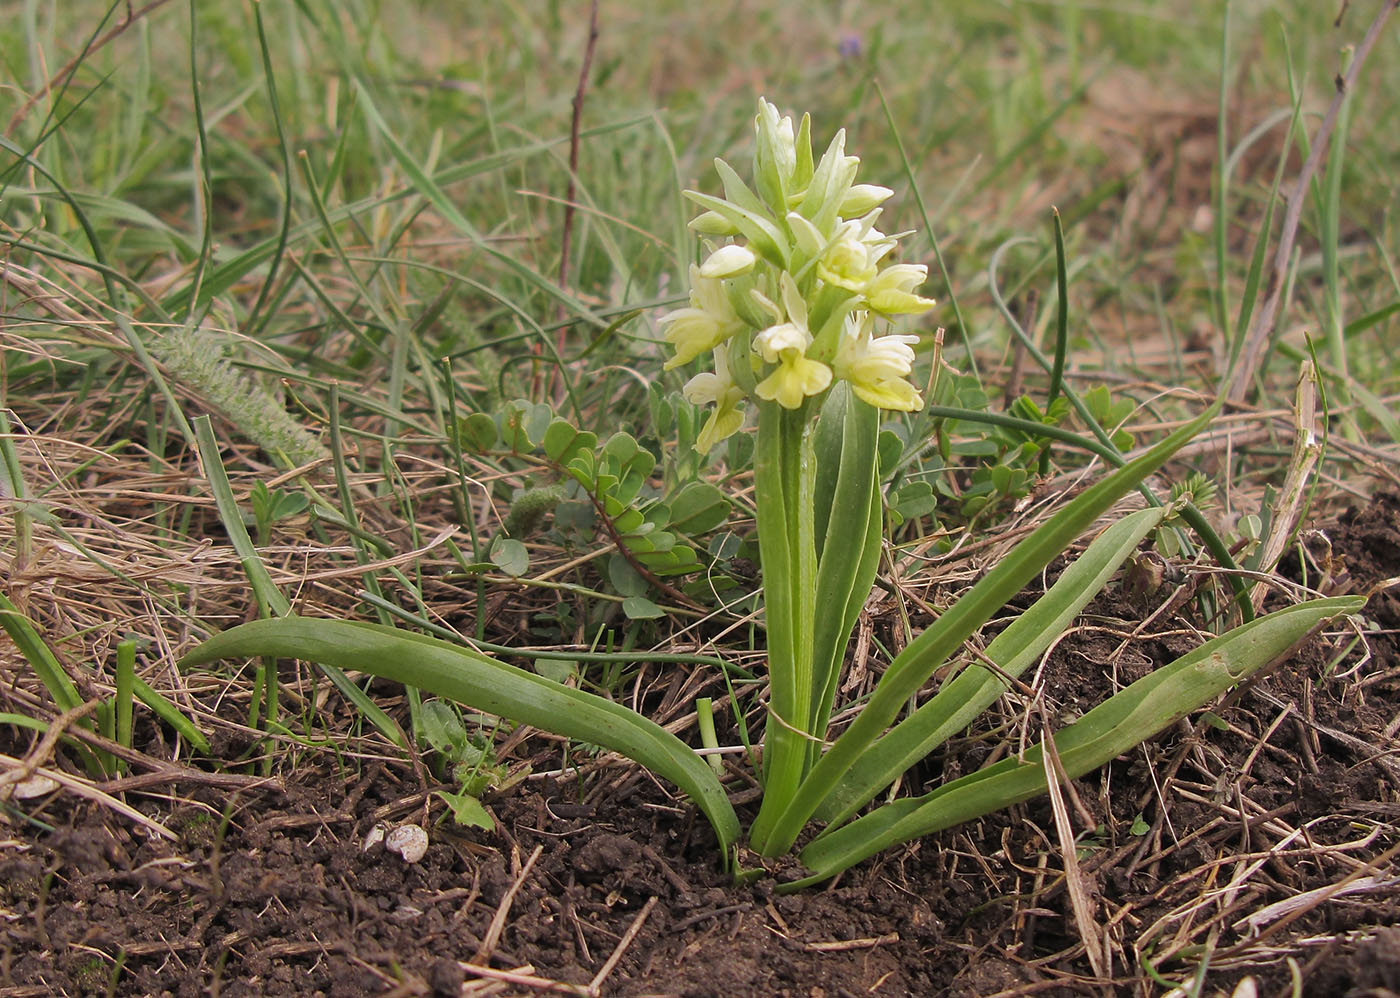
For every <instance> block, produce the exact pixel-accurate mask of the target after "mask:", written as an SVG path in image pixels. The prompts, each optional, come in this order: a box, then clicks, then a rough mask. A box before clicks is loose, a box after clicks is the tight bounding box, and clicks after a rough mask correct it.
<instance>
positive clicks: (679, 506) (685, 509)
mask: <svg viewBox="0 0 1400 998" xmlns="http://www.w3.org/2000/svg"><path fill="white" fill-rule="evenodd" d="M667 505H669V506H670V507H671V521H670V526H671V529H673V530H676V531H678V532H679V533H682V534H707V533H709V532H710V531H711V530H714V529H716V528H717V527H720V526H723V525H724V523H725V522H727V521H728V519H729V499H728V497H727V496H725V494H724V493H723V492H722V491H721V490H720V489H718V488H716V487H715V486H713V485H711V484H710V483H709V482H687V483H686V484H685V485H683V486H681V489H680V491H679V492H677V493H675V494H674V495H672V496H670V497H669V498H668V499H667Z"/></svg>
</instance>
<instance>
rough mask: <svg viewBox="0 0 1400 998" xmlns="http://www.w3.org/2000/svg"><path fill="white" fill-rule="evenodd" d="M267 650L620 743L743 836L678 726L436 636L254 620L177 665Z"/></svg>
mask: <svg viewBox="0 0 1400 998" xmlns="http://www.w3.org/2000/svg"><path fill="white" fill-rule="evenodd" d="M260 655H273V656H277V657H279V658H297V659H301V660H303V661H308V662H315V663H317V664H319V665H322V666H326V667H334V668H337V669H343V670H355V671H359V672H366V673H369V674H370V675H373V676H378V677H380V678H382V679H388V680H391V681H393V682H396V683H402V684H403V685H405V686H416V687H418V688H419V689H422V690H427V691H429V692H431V693H433V694H434V695H436V696H442V697H448V698H451V699H453V700H456V701H458V702H460V703H464V704H467V705H468V706H470V707H473V708H474V709H476V710H481V711H485V712H487V713H491V714H496V715H499V716H500V717H504V718H509V719H510V720H513V721H517V722H519V723H522V724H529V725H533V726H534V727H537V728H542V729H544V730H546V731H552V732H554V733H556V734H560V735H564V736H566V737H569V738H576V739H579V740H580V741H585V742H591V743H593V744H595V745H601V746H603V747H604V748H608V749H611V750H613V751H615V752H620V753H621V754H623V755H625V756H627V758H629V759H632V760H634V761H636V762H637V763H639V764H641V765H642V766H645V767H646V768H647V769H649V770H650V771H652V772H653V773H656V774H657V775H659V776H662V777H664V778H666V779H668V780H670V781H671V782H672V783H674V784H675V785H676V786H678V787H680V788H681V790H683V791H684V792H685V793H686V794H687V795H688V796H690V797H691V799H692V800H694V801H695V803H696V804H697V806H699V808H700V810H701V811H703V812H704V814H705V816H706V817H707V818H709V820H710V824H711V825H713V826H714V829H715V834H716V835H717V836H718V837H719V840H720V845H721V847H722V849H723V850H724V853H725V856H726V858H727V857H728V855H729V851H730V847H731V846H732V845H733V843H734V841H735V840H736V839H737V838H738V835H739V819H738V817H737V816H736V815H735V814H734V809H733V808H732V807H731V806H730V804H729V799H728V797H726V796H725V793H724V788H723V787H722V786H721V785H720V782H719V780H718V779H717V778H716V777H715V774H714V772H713V771H712V770H711V769H710V767H709V765H708V764H706V763H705V761H704V760H703V759H701V758H700V757H699V756H698V755H696V754H695V752H694V751H693V750H692V749H691V748H690V747H689V746H687V745H686V744H685V743H684V742H682V741H681V740H680V739H679V738H677V737H676V736H675V735H672V734H671V733H669V732H668V731H666V730H665V729H664V728H662V727H660V726H659V725H657V724H655V723H653V722H652V721H650V720H648V719H646V718H644V717H642V716H641V715H640V714H637V713H635V712H634V711H631V710H628V709H627V708H626V707H623V706H621V705H619V704H616V703H613V702H612V701H610V700H605V699H603V698H602V697H599V696H595V695H593V694H591V693H586V692H584V691H582V690H575V689H570V688H569V687H567V686H563V685H560V684H559V683H556V682H553V681H552V680H549V679H545V678H544V677H543V676H537V675H534V674H533V673H529V672H526V671H524V670H523V669H517V668H515V667H514V666H510V665H506V664H504V663H502V662H497V661H495V660H493V659H490V658H487V657H486V656H484V655H479V654H477V653H475V652H473V651H470V650H468V649H465V648H462V647H459V646H457V645H452V644H449V643H447V642H446V641H440V640H439V639H437V638H430V637H427V636H426V635H422V634H411V633H409V632H407V631H399V630H395V629H394V628H390V627H382V626H380V625H378V624H365V623H356V622H351V621H339V620H313V619H309V618H303V617H281V618H278V619H276V620H255V621H251V622H249V623H247V624H242V625H240V626H238V627H235V628H233V629H232V630H228V631H224V632H223V633H221V634H216V635H215V636H214V637H212V638H210V639H209V640H208V641H206V642H204V643H203V644H201V645H200V646H199V647H198V648H196V649H194V650H193V651H192V652H190V653H189V654H187V655H186V656H185V657H184V658H183V659H181V662H180V664H181V666H182V667H183V666H190V665H198V664H201V663H205V662H212V661H215V660H216V659H223V658H248V657H255V656H260Z"/></svg>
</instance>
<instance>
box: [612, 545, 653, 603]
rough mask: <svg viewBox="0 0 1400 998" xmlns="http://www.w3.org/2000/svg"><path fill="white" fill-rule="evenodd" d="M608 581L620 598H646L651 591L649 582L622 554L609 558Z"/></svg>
mask: <svg viewBox="0 0 1400 998" xmlns="http://www.w3.org/2000/svg"><path fill="white" fill-rule="evenodd" d="M608 581H609V582H611V583H612V587H613V588H614V589H616V590H617V593H618V595H619V596H645V595H646V594H647V593H648V592H649V591H650V590H651V586H650V585H649V584H648V583H647V580H646V579H644V578H642V577H641V576H640V575H638V574H637V570H636V569H635V568H633V567H632V564H631V563H630V562H629V561H628V560H627V559H626V558H624V557H623V556H622V555H620V554H614V555H612V556H610V557H609V558H608Z"/></svg>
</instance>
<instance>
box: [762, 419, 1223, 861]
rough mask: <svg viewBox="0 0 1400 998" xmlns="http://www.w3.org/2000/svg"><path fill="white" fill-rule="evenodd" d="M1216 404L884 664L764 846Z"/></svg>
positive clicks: (1078, 501)
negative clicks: (862, 703)
mask: <svg viewBox="0 0 1400 998" xmlns="http://www.w3.org/2000/svg"><path fill="white" fill-rule="evenodd" d="M1219 408H1220V403H1219V402H1217V403H1216V404H1215V405H1213V406H1212V407H1211V408H1209V409H1207V410H1206V411H1205V412H1203V413H1202V414H1201V415H1200V416H1198V417H1197V418H1196V419H1194V420H1192V421H1191V422H1190V423H1187V424H1186V425H1185V426H1182V427H1181V428H1180V429H1178V430H1177V431H1176V432H1175V433H1173V434H1171V435H1170V436H1168V437H1166V438H1165V439H1164V440H1162V441H1161V442H1160V443H1158V444H1157V445H1156V446H1155V447H1153V448H1151V449H1150V450H1149V451H1148V452H1147V453H1145V454H1143V455H1142V456H1141V457H1139V458H1138V459H1136V460H1134V461H1131V462H1129V463H1128V464H1126V465H1124V466H1123V467H1122V468H1120V469H1118V470H1117V471H1115V472H1114V473H1113V474H1111V475H1109V476H1107V477H1106V478H1104V479H1103V480H1102V481H1100V482H1098V483H1096V484H1094V485H1092V486H1090V487H1089V488H1088V489H1086V490H1085V491H1084V492H1083V493H1081V494H1080V495H1079V496H1078V497H1077V498H1075V499H1074V500H1073V501H1071V502H1070V503H1069V504H1068V505H1067V506H1065V508H1064V509H1062V510H1061V511H1060V512H1059V513H1057V514H1055V516H1054V517H1052V518H1051V519H1050V520H1049V521H1048V522H1047V523H1045V524H1044V525H1042V526H1041V527H1040V528H1039V529H1037V530H1036V531H1035V533H1033V534H1031V535H1030V536H1029V537H1028V538H1026V539H1025V540H1024V541H1022V542H1021V543H1020V544H1018V545H1017V546H1016V548H1015V549H1014V550H1013V551H1012V552H1011V554H1010V555H1008V556H1007V557H1006V559H1005V560H1003V561H1002V562H1001V563H1000V564H998V565H997V566H996V567H995V568H993V569H992V570H991V571H990V572H988V573H987V575H986V576H984V577H983V578H982V580H981V581H980V582H978V583H977V584H976V585H975V586H973V587H972V589H971V590H970V591H969V592H968V593H967V594H966V595H965V596H963V598H962V599H960V600H959V601H958V602H957V603H956V604H955V605H954V606H953V607H952V608H951V609H949V610H948V611H947V612H946V613H944V614H943V616H941V617H939V618H938V620H937V621H935V622H934V623H933V625H932V626H930V627H929V628H928V629H927V630H925V631H924V632H923V633H922V634H920V635H919V636H918V637H917V638H915V639H914V641H913V642H911V643H910V644H909V646H908V647H906V648H905V649H904V651H903V652H901V653H900V654H899V656H898V657H897V658H896V659H895V660H894V661H893V662H892V663H890V667H889V669H888V670H887V671H886V672H885V675H884V676H883V677H882V678H881V679H880V682H879V685H877V686H876V687H875V692H874V693H873V694H872V695H871V698H870V701H869V703H867V704H866V706H865V709H864V710H863V711H862V712H861V713H860V715H859V716H857V717H856V719H855V721H853V722H852V724H851V726H850V727H849V728H847V729H846V731H845V733H844V734H842V736H841V737H840V738H839V739H837V741H836V744H834V745H833V746H832V747H831V749H830V750H829V751H827V753H826V754H825V755H824V756H823V757H822V759H821V761H820V762H818V763H817V765H816V766H815V767H813V769H812V771H811V772H810V773H809V774H808V775H807V778H806V779H805V780H804V781H803V783H802V786H801V787H800V788H799V790H798V792H797V794H795V795H794V796H793V800H792V803H791V804H790V805H789V807H788V808H787V810H786V811H785V812H784V814H783V816H782V818H781V819H780V821H779V822H778V825H777V827H776V829H775V832H774V833H773V834H774V841H773V844H771V845H770V848H777V849H778V850H779V851H786V850H787V849H789V848H791V847H792V844H793V842H794V841H796V839H797V835H798V833H799V832H801V830H802V828H803V826H804V825H806V823H807V820H808V819H809V818H811V817H812V815H813V814H814V813H815V812H816V809H817V807H818V806H819V805H820V804H821V802H822V800H823V799H824V798H825V797H826V795H827V794H828V793H829V792H830V790H831V788H832V787H833V786H835V785H836V782H837V781H838V780H840V779H841V777H842V776H844V775H845V773H846V771H847V770H849V769H850V767H851V766H852V765H853V764H854V763H855V761H856V759H857V758H859V757H860V755H861V754H862V753H864V752H865V751H866V750H867V749H868V748H869V747H870V745H871V743H872V742H874V741H875V739H876V738H877V737H879V735H880V733H881V732H882V731H884V729H885V728H886V727H887V726H888V725H889V724H890V722H891V721H893V720H894V719H895V717H896V716H897V715H898V714H899V712H900V711H901V710H902V709H903V708H904V705H905V704H906V703H907V702H908V700H909V698H910V697H912V696H913V695H914V694H915V693H916V692H918V690H919V688H920V687H921V686H923V684H924V683H925V682H926V681H927V680H928V678H929V676H931V675H933V672H934V670H935V669H937V668H938V667H939V666H940V665H942V664H943V663H944V662H945V661H947V659H948V657H949V656H950V655H951V654H952V653H953V652H955V651H956V650H957V649H958V648H959V647H961V645H962V643H963V642H964V641H965V640H967V639H968V638H969V637H971V636H972V634H974V633H975V632H976V630H977V629H978V628H979V627H981V626H982V625H983V624H984V623H986V622H987V620H988V619H989V618H990V617H991V615H992V614H993V613H995V612H996V611H997V610H998V609H1000V608H1001V607H1002V606H1003V605H1004V604H1005V603H1006V601H1007V600H1009V599H1011V597H1012V596H1015V595H1016V594H1017V593H1018V592H1020V591H1021V588H1022V587H1023V586H1025V585H1026V583H1028V582H1030V580H1031V579H1033V578H1034V577H1035V576H1036V575H1037V574H1038V573H1039V572H1040V571H1041V569H1043V568H1044V567H1045V566H1046V565H1048V564H1049V563H1050V561H1051V560H1052V559H1053V558H1055V557H1056V556H1057V555H1059V554H1060V553H1061V552H1063V551H1064V550H1066V549H1067V548H1068V547H1069V546H1070V545H1071V544H1073V543H1074V541H1075V540H1076V539H1077V538H1078V537H1079V536H1080V534H1082V533H1083V532H1084V531H1085V530H1087V529H1088V528H1089V525H1090V524H1092V523H1093V522H1094V521H1095V520H1096V519H1098V517H1099V516H1101V515H1102V514H1103V513H1105V512H1106V511H1107V510H1108V508H1109V507H1110V506H1112V505H1113V503H1115V502H1116V501H1117V500H1118V499H1119V498H1121V497H1122V496H1123V495H1124V494H1125V493H1127V492H1128V491H1130V490H1132V489H1134V488H1136V487H1138V486H1139V485H1141V484H1142V481H1143V479H1145V478H1146V477H1147V476H1148V475H1150V474H1151V473H1152V472H1153V471H1155V470H1156V469H1157V468H1158V467H1160V466H1161V465H1162V464H1163V463H1164V462H1165V461H1166V460H1167V459H1168V458H1169V457H1171V455H1172V454H1174V453H1176V451H1177V449H1178V448H1180V447H1181V446H1183V445H1184V444H1185V443H1186V442H1187V441H1188V440H1190V439H1191V438H1192V437H1194V436H1195V435H1196V434H1197V433H1199V432H1200V431H1201V430H1202V429H1203V428H1204V427H1205V426H1206V424H1207V423H1209V422H1210V420H1212V419H1214V418H1215V415H1216V413H1217V412H1218V411H1219Z"/></svg>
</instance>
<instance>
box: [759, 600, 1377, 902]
mask: <svg viewBox="0 0 1400 998" xmlns="http://www.w3.org/2000/svg"><path fill="white" fill-rule="evenodd" d="M1365 604H1366V599H1365V597H1361V596H1337V597H1332V598H1329V599H1317V600H1310V601H1308V602H1306V603H1300V604H1298V605H1297V606H1291V607H1288V608H1287V609H1284V610H1279V611H1277V612H1275V613H1271V614H1269V615H1268V616H1265V617H1260V618H1258V619H1256V620H1252V621H1250V622H1249V623H1248V624H1242V625H1241V626H1239V627H1237V628H1235V629H1234V630H1232V631H1229V632H1227V633H1225V634H1222V635H1221V636H1220V637H1218V638H1215V639H1213V640H1211V641H1207V642H1206V643H1205V644H1203V645H1201V646H1200V647H1199V648H1197V649H1195V650H1194V651H1192V652H1188V653H1187V654H1185V655H1183V656H1181V657H1180V658H1178V659H1176V660H1175V661H1174V662H1171V663H1170V664H1168V665H1164V666H1162V667H1161V668H1159V669H1156V670H1155V671H1153V672H1151V673H1149V674H1148V675H1146V676H1144V677H1143V678H1142V679H1139V680H1138V681H1137V682H1135V683H1133V684H1132V685H1131V686H1129V687H1127V688H1126V689H1124V690H1122V691H1120V692H1119V693H1117V694H1116V695H1114V696H1112V697H1109V698H1108V699H1107V700H1105V701H1104V702H1103V703H1101V704H1099V705H1098V706H1097V707H1095V708H1094V709H1093V710H1091V711H1089V712H1088V713H1087V714H1085V715H1084V716H1083V717H1082V718H1080V719H1079V720H1078V721H1076V722H1075V723H1074V724H1071V725H1070V726H1069V727H1067V728H1064V729H1063V730H1061V731H1060V732H1059V733H1058V734H1056V735H1055V736H1054V739H1055V750H1056V752H1057V754H1058V755H1059V759H1060V765H1061V767H1062V768H1063V770H1064V775H1065V777H1066V778H1068V779H1077V778H1079V777H1081V776H1083V775H1085V774H1086V773H1090V772H1092V771H1093V770H1095V769H1098V768H1099V767H1100V766H1102V765H1104V764H1105V763H1107V762H1110V761H1111V760H1113V759H1116V758H1118V756H1120V755H1122V754H1124V753H1125V752H1127V751H1129V750H1130V749H1132V748H1133V747H1134V746H1136V745H1139V744H1141V743H1142V742H1143V741H1145V740H1146V739H1148V738H1151V737H1152V736H1153V735H1155V734H1156V733H1157V732H1159V731H1161V730H1163V729H1164V728H1166V727H1168V726H1169V725H1171V724H1173V723H1175V722H1176V721H1178V720H1180V719H1181V718H1183V717H1185V716H1186V715H1187V714H1189V713H1191V712H1192V711H1193V710H1197V709H1199V708H1200V707H1201V705H1202V704H1205V703H1208V702H1209V701H1211V700H1213V699H1214V698H1215V697H1217V696H1219V695H1220V694H1221V693H1223V692H1224V691H1225V690H1227V689H1229V688H1230V687H1231V686H1234V685H1235V684H1237V683H1239V682H1240V681H1242V680H1244V679H1247V678H1248V677H1249V676H1250V675H1252V674H1253V673H1255V672H1257V671H1259V670H1260V669H1262V668H1264V667H1265V666H1267V665H1269V664H1270V663H1272V662H1274V661H1277V660H1278V659H1279V658H1281V657H1282V656H1284V655H1286V654H1287V653H1288V652H1289V650H1290V649H1292V648H1293V647H1294V646H1296V645H1297V644H1298V642H1300V641H1302V640H1303V639H1304V638H1306V637H1307V636H1308V634H1310V633H1311V632H1312V631H1313V630H1314V629H1316V628H1318V627H1321V626H1322V625H1323V624H1325V623H1326V622H1327V621H1329V620H1332V619H1334V618H1335V617H1338V616H1340V615H1342V614H1346V613H1354V612H1356V611H1357V610H1360V609H1361V608H1362V607H1363V606H1365ZM1043 753H1044V747H1043V745H1042V744H1037V745H1035V746H1034V747H1033V748H1031V749H1030V750H1029V751H1027V752H1025V753H1024V754H1023V755H1022V756H1020V757H1017V756H1011V757H1009V758H1006V759H1003V760H1002V761H1001V762H998V763H996V764H994V765H991V766H988V767H986V768H985V769H981V770H978V771H977V772H976V773H972V774H970V775H968V776H964V777H963V778H962V779H959V780H954V781H953V782H952V783H947V784H944V785H943V786H941V787H939V788H938V789H937V790H935V791H933V792H932V793H930V794H926V795H924V796H923V797H916V798H906V799H904V800H899V801H895V802H894V803H892V804H886V805H885V806H883V807H880V808H877V809H876V810H874V811H872V812H871V813H869V814H867V815H865V816H863V817H861V818H858V819H857V820H855V821H853V822H851V823H850V824H848V825H844V826H842V827H841V828H838V829H836V830H835V831H832V832H828V833H826V834H824V835H822V836H821V837H820V838H818V839H816V840H815V841H814V842H812V843H811V844H810V845H808V846H807V847H806V848H805V849H803V850H802V853H801V859H802V862H804V863H805V864H807V866H808V868H809V869H811V870H812V871H813V873H812V875H811V876H809V877H806V878H804V879H802V880H800V881H796V882H794V883H791V884H785V885H783V888H782V889H784V890H795V889H797V888H799V887H806V886H809V885H811V884H814V883H818V882H820V881H822V880H826V879H828V878H830V877H832V876H835V875H836V874H837V873H839V872H841V871H842V870H844V869H847V868H848V867H850V866H851V865H852V864H854V863H858V862H860V861H861V860H863V859H866V858H867V857H870V856H873V855H875V854H876V853H878V852H881V851H882V850H884V849H887V848H889V847H890V846H893V845H896V844H898V843H900V842H907V841H909V840H911V839H914V838H919V837H921V836H924V835H931V834H933V833H934V832H938V831H942V830H943V829H945V828H950V827H952V826H953V825H957V824H961V823H962V822H964V821H971V820H972V819H974V818H978V817H981V816H982V815H984V814H989V813H991V812H992V811H999V810H1002V809H1003V808H1006V807H1009V806H1011V805H1012V804H1016V803H1019V802H1020V801H1024V800H1029V799H1030V798H1032V797H1035V796H1038V795H1039V794H1041V793H1044V792H1045V789H1046V778H1045V765H1044V761H1043Z"/></svg>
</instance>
